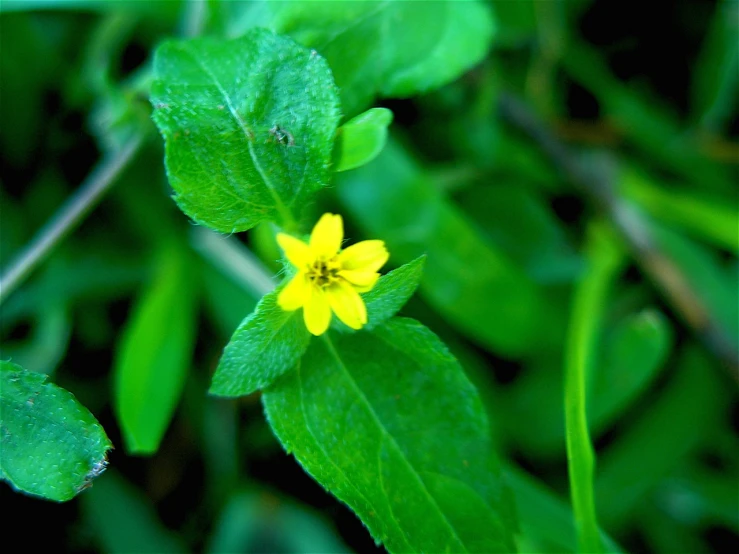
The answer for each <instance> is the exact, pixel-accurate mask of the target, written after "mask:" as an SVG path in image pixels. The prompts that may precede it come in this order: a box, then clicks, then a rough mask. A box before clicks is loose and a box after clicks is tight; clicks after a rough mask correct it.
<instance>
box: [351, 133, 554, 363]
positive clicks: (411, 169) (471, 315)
mask: <svg viewBox="0 0 739 554" xmlns="http://www.w3.org/2000/svg"><path fill="white" fill-rule="evenodd" d="M338 194H339V198H340V200H341V201H342V203H343V204H344V206H346V209H347V211H349V212H350V213H351V214H352V215H353V216H354V218H355V219H356V220H357V222H358V223H359V224H360V225H361V226H362V227H363V228H364V230H365V231H366V233H367V235H369V236H373V237H377V238H381V239H383V240H385V242H386V243H387V245H388V249H389V251H390V255H391V256H392V257H393V259H394V260H397V261H409V260H411V259H413V258H415V257H417V256H419V255H421V254H424V253H426V254H428V258H427V261H426V264H425V269H424V274H423V280H422V282H421V294H422V296H423V297H424V299H425V300H427V301H428V302H429V303H430V304H431V305H432V306H433V307H434V308H435V309H436V310H438V311H439V312H440V314H441V315H443V316H444V317H445V318H447V319H448V320H449V321H450V322H451V323H452V324H454V325H456V326H457V327H458V328H459V329H460V330H462V331H463V332H465V333H466V334H467V335H468V336H470V337H472V338H474V339H475V340H477V341H479V342H480V343H482V344H484V345H485V346H487V347H489V348H491V349H493V350H496V351H500V352H503V353H505V354H508V355H516V354H522V353H524V352H526V351H528V350H529V349H530V347H531V341H532V340H533V338H534V336H535V334H536V332H537V329H538V323H537V314H538V313H539V310H540V305H541V304H542V302H541V300H540V298H539V292H538V289H537V288H536V287H535V285H534V284H533V282H532V281H531V280H530V279H528V278H527V276H526V275H525V273H524V272H523V271H522V270H521V269H519V268H518V267H517V266H515V265H514V264H513V263H512V262H511V261H510V260H509V259H508V257H507V256H506V255H505V254H503V253H502V252H500V251H499V250H497V249H496V248H495V247H494V245H493V244H491V243H490V242H488V241H486V240H485V239H484V238H483V237H482V236H481V234H480V233H478V232H477V230H476V228H475V227H474V226H472V225H471V224H470V223H469V221H468V220H467V219H466V218H465V216H464V214H463V213H462V212H461V211H460V210H458V209H457V208H456V207H454V206H452V205H451V203H450V202H448V201H447V199H446V198H444V197H443V196H442V195H441V193H439V192H438V191H437V190H436V189H435V188H434V184H433V182H431V180H430V177H429V176H428V175H427V174H426V173H424V172H423V171H422V170H421V169H420V168H419V167H418V165H417V164H416V163H415V161H414V160H412V159H411V157H410V156H409V155H408V154H407V153H406V152H405V151H404V150H403V149H402V148H401V147H400V146H399V144H398V143H397V142H394V141H390V142H389V143H388V144H387V146H386V147H385V149H384V150H383V152H382V154H381V155H380V156H379V157H378V158H377V159H376V160H375V161H374V162H373V163H371V164H369V165H367V166H364V167H362V168H360V169H358V170H356V171H352V172H351V173H346V174H343V175H342V176H341V178H340V179H339V181H338Z"/></svg>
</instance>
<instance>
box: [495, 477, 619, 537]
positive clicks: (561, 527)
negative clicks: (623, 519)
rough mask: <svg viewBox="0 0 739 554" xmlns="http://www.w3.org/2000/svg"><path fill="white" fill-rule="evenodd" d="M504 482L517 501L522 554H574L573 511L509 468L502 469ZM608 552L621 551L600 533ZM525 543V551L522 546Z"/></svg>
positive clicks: (550, 493)
mask: <svg viewBox="0 0 739 554" xmlns="http://www.w3.org/2000/svg"><path fill="white" fill-rule="evenodd" d="M504 475H505V479H506V483H507V484H508V485H509V486H510V487H511V492H512V493H513V497H514V499H515V501H516V508H517V511H518V517H519V520H520V522H521V532H522V535H523V540H519V550H520V551H522V552H561V551H566V552H577V551H578V550H577V540H576V537H575V524H574V518H573V516H572V510H571V509H570V507H569V506H568V504H567V503H566V502H565V501H564V500H563V499H561V498H559V497H558V496H557V495H556V494H555V493H554V492H552V491H550V490H548V489H547V488H546V487H545V486H544V485H542V484H541V483H539V482H538V481H537V480H536V479H535V478H534V477H532V476H531V475H529V474H527V473H526V472H525V471H523V470H521V469H519V468H517V467H514V466H512V465H509V466H507V467H505V469H504ZM600 537H601V540H602V541H603V543H604V545H605V547H606V551H607V552H622V549H621V548H619V546H618V545H617V544H616V543H615V542H613V539H611V538H610V537H609V536H608V535H606V534H605V533H604V532H603V531H601V532H600ZM524 541H525V543H526V545H528V548H526V547H524V544H523V543H524Z"/></svg>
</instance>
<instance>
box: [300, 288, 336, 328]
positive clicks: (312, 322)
mask: <svg viewBox="0 0 739 554" xmlns="http://www.w3.org/2000/svg"><path fill="white" fill-rule="evenodd" d="M308 290H309V291H310V292H309V294H308V295H307V297H306V302H305V305H304V306H303V320H304V321H305V326H306V327H307V328H308V331H310V332H311V334H312V335H315V336H319V335H322V334H323V333H325V332H326V329H328V325H329V323H331V306H329V303H328V298H326V293H325V292H324V291H323V289H320V288H318V287H315V286H309V287H308Z"/></svg>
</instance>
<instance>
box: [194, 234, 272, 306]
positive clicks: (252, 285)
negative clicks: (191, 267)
mask: <svg viewBox="0 0 739 554" xmlns="http://www.w3.org/2000/svg"><path fill="white" fill-rule="evenodd" d="M190 243H191V244H192V246H193V248H195V250H197V251H198V252H200V254H201V255H202V256H203V257H204V258H205V259H207V260H208V261H210V262H211V263H212V264H213V265H214V266H216V267H217V268H218V269H219V270H221V272H223V273H224V274H225V275H229V276H231V277H232V278H233V279H234V280H235V281H236V282H237V283H239V284H242V285H243V286H244V288H245V289H246V290H247V291H249V292H251V293H253V294H256V295H257V296H264V295H265V294H267V293H268V292H270V291H271V290H273V289H274V288H275V281H274V278H273V277H272V274H271V273H270V272H269V270H267V268H266V267H264V264H263V263H262V262H261V261H260V260H259V258H257V257H256V256H255V255H254V253H252V251H251V250H249V249H248V248H247V247H246V246H244V245H243V244H241V243H240V242H239V241H238V240H236V239H235V238H233V237H224V236H223V235H219V234H218V233H215V232H213V231H210V230H209V229H206V228H204V227H193V229H192V231H191V234H190Z"/></svg>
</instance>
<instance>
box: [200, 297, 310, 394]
mask: <svg viewBox="0 0 739 554" xmlns="http://www.w3.org/2000/svg"><path fill="white" fill-rule="evenodd" d="M280 290H282V287H279V288H277V289H276V290H274V291H272V292H270V293H268V294H266V295H264V297H263V298H262V299H261V300H260V301H259V304H257V308H256V310H254V312H253V313H252V314H251V315H249V316H248V317H246V319H244V321H243V322H242V323H241V325H239V328H238V329H236V332H234V334H233V336H232V337H231V340H230V341H229V343H228V344H227V345H226V348H225V349H224V351H223V356H222V357H221V361H220V362H219V363H218V369H216V373H215V375H214V376H213V383H212V385H211V387H210V391H209V392H210V394H215V395H218V396H243V395H246V394H251V393H252V392H254V391H256V390H259V389H262V388H264V387H266V386H267V385H269V384H271V383H272V382H273V381H274V380H275V379H277V377H279V376H280V375H282V374H283V373H285V372H286V371H288V370H290V369H292V368H294V367H295V364H296V363H297V362H298V360H299V359H300V356H302V355H303V352H305V349H306V348H307V347H308V342H309V340H310V333H308V329H306V327H305V323H303V317H302V315H303V313H302V310H296V311H293V312H286V311H285V310H283V309H282V308H280V307H279V306H278V305H277V295H278V294H279V293H280Z"/></svg>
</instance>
